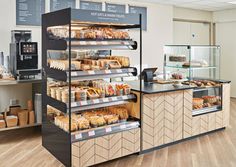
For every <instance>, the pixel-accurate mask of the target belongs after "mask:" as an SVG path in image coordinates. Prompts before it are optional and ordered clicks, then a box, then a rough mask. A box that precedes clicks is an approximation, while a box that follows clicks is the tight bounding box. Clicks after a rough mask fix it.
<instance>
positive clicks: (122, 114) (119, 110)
mask: <svg viewBox="0 0 236 167" xmlns="http://www.w3.org/2000/svg"><path fill="white" fill-rule="evenodd" d="M109 111H110V112H111V113H112V114H116V115H118V116H119V118H120V120H127V119H128V118H129V114H128V110H127V109H126V108H125V107H123V106H118V107H109Z"/></svg>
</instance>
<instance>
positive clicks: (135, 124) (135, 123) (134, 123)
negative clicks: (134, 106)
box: [130, 122, 138, 126]
mask: <svg viewBox="0 0 236 167" xmlns="http://www.w3.org/2000/svg"><path fill="white" fill-rule="evenodd" d="M137 125H138V124H137V122H133V123H131V124H130V126H137Z"/></svg>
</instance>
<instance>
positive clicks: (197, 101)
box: [193, 98, 204, 106]
mask: <svg viewBox="0 0 236 167" xmlns="http://www.w3.org/2000/svg"><path fill="white" fill-rule="evenodd" d="M203 102H204V100H203V99H202V98H193V106H202V105H203Z"/></svg>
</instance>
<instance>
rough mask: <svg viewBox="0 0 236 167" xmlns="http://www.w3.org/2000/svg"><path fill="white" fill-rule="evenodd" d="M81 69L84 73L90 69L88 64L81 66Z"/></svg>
mask: <svg viewBox="0 0 236 167" xmlns="http://www.w3.org/2000/svg"><path fill="white" fill-rule="evenodd" d="M81 69H82V70H84V71H88V70H90V69H91V66H90V65H88V64H81Z"/></svg>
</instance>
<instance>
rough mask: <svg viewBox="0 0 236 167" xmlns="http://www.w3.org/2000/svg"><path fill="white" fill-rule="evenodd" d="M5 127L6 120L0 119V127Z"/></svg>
mask: <svg viewBox="0 0 236 167" xmlns="http://www.w3.org/2000/svg"><path fill="white" fill-rule="evenodd" d="M2 128H6V122H5V120H0V129H2Z"/></svg>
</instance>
